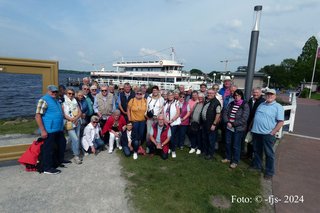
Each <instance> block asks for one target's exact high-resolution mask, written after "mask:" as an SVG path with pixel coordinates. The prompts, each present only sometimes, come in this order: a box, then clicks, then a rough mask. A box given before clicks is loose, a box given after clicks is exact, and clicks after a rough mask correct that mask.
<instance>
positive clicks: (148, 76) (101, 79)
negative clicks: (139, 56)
mask: <svg viewBox="0 0 320 213" xmlns="http://www.w3.org/2000/svg"><path fill="white" fill-rule="evenodd" d="M171 57H172V58H171V60H166V59H164V60H155V61H146V60H143V61H119V62H116V63H114V64H113V65H112V66H113V67H115V71H105V70H104V68H102V70H101V71H92V72H91V78H92V80H96V81H97V82H98V83H99V84H100V83H105V84H116V85H119V84H124V83H126V82H128V83H130V84H131V85H138V86H140V85H142V84H146V85H147V86H148V85H157V86H159V88H160V89H165V90H173V89H175V88H177V87H178V86H179V85H184V86H185V88H186V89H187V88H191V89H192V90H198V89H199V88H200V84H201V83H204V79H203V78H202V79H201V80H197V79H194V78H192V77H193V76H190V74H189V73H188V72H187V71H183V70H182V68H183V67H184V66H183V64H182V63H178V62H176V61H175V60H174V50H173V48H172V52H171Z"/></svg>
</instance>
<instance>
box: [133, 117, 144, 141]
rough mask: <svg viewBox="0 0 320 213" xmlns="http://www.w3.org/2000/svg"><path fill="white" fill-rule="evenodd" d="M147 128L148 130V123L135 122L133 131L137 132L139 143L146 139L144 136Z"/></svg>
mask: <svg viewBox="0 0 320 213" xmlns="http://www.w3.org/2000/svg"><path fill="white" fill-rule="evenodd" d="M145 128H146V121H136V122H133V131H135V133H136V135H137V140H138V141H141V142H142V140H144V139H145V138H146V136H145V134H144V131H145Z"/></svg>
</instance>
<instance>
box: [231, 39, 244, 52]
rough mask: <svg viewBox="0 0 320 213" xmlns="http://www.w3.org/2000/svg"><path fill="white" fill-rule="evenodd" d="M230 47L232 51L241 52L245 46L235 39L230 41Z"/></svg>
mask: <svg viewBox="0 0 320 213" xmlns="http://www.w3.org/2000/svg"><path fill="white" fill-rule="evenodd" d="M228 47H229V48H230V49H239V50H242V49H243V46H241V44H240V41H239V39H234V38H231V39H229V44H228Z"/></svg>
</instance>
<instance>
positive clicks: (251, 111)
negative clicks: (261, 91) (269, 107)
mask: <svg viewBox="0 0 320 213" xmlns="http://www.w3.org/2000/svg"><path fill="white" fill-rule="evenodd" d="M252 100H253V98H250V99H249V101H248V105H249V109H250V114H249V119H248V123H247V124H248V127H250V125H251V122H252V121H253V118H254V115H255V114H256V111H257V108H258V106H259V105H260V104H261V103H263V102H265V101H266V100H265V99H264V98H263V97H262V95H261V96H260V97H259V98H258V100H256V101H255V102H254V104H253V101H252ZM252 105H253V106H252Z"/></svg>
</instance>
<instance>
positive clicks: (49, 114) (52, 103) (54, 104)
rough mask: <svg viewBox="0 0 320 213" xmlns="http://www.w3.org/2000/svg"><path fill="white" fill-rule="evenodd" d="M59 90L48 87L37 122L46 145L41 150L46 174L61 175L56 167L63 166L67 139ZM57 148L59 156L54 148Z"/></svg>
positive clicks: (39, 107) (37, 113)
mask: <svg viewBox="0 0 320 213" xmlns="http://www.w3.org/2000/svg"><path fill="white" fill-rule="evenodd" d="M57 94H58V88H57V87H56V86H55V85H49V86H48V92H47V94H46V95H44V96H43V97H42V98H41V99H40V100H39V101H38V105H37V109H36V116H35V120H36V122H37V124H38V127H39V129H40V131H41V137H42V138H43V139H45V140H44V144H43V145H42V148H41V159H42V163H43V171H44V173H45V174H59V173H60V172H61V171H60V170H58V169H56V168H55V167H56V166H59V165H61V166H63V165H62V163H68V162H67V161H64V151H65V148H66V139H65V137H64V134H63V111H62V108H61V105H60V103H59V102H58V100H57ZM55 147H57V156H56V152H54V148H55Z"/></svg>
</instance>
